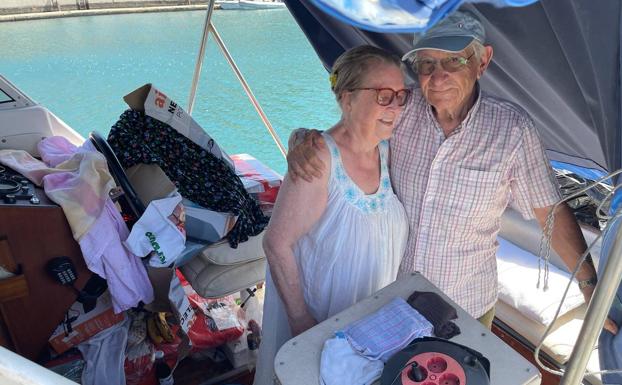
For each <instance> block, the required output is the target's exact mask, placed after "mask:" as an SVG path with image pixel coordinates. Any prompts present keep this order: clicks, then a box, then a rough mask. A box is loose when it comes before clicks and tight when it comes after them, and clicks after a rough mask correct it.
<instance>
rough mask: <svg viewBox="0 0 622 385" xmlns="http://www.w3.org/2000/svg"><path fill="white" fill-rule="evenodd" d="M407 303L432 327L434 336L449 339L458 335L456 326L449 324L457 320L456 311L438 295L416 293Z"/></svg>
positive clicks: (423, 292)
mask: <svg viewBox="0 0 622 385" xmlns="http://www.w3.org/2000/svg"><path fill="white" fill-rule="evenodd" d="M407 302H408V304H409V305H410V306H412V307H413V308H414V309H415V310H417V311H418V312H419V313H420V314H421V315H422V316H424V317H425V318H426V319H427V320H428V321H430V323H431V324H432V326H434V335H435V336H437V337H440V338H445V339H450V338H452V337H455V336H457V335H458V334H460V328H459V327H458V325H456V324H455V323H453V322H451V320H454V319H456V318H458V314H457V313H456V309H454V308H453V306H451V305H450V304H448V303H447V302H446V301H445V300H444V299H443V298H442V297H441V296H440V295H438V294H436V293H433V292H427V291H416V292H414V293H412V294H411V295H410V297H408V301H407Z"/></svg>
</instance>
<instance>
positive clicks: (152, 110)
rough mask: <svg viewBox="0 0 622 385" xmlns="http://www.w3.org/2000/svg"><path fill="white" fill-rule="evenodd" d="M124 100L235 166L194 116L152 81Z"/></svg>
mask: <svg viewBox="0 0 622 385" xmlns="http://www.w3.org/2000/svg"><path fill="white" fill-rule="evenodd" d="M123 100H125V102H126V103H127V105H128V106H130V108H131V109H133V110H136V111H142V112H144V113H145V115H148V116H151V117H152V118H154V119H157V120H159V121H161V122H163V123H166V124H168V125H169V126H171V127H173V128H174V129H175V130H177V132H179V133H180V134H182V135H184V136H185V137H186V138H188V139H190V140H191V141H193V142H194V143H196V144H198V145H199V146H200V147H201V148H204V149H206V150H207V151H209V152H211V153H212V154H213V155H214V156H216V157H217V158H219V159H223V160H224V161H226V162H227V163H228V164H230V165H231V167H232V168H233V161H231V158H230V157H229V156H228V155H227V154H226V153H225V152H224V150H222V149H221V148H220V147H219V146H218V144H217V143H216V141H215V140H214V139H212V137H211V136H209V135H208V134H207V133H206V132H205V131H204V130H203V128H201V126H199V124H198V123H197V122H196V121H195V120H194V119H193V118H192V116H190V115H188V113H187V112H186V111H184V109H183V108H181V106H180V105H179V104H177V103H175V102H174V101H173V100H172V99H170V98H169V97H168V96H166V94H164V93H163V92H161V91H160V90H158V89H157V88H155V87H154V86H153V85H151V83H148V84H145V85H144V86H142V87H140V88H137V89H136V90H134V91H132V92H130V93H129V94H127V95H125V96H124V97H123Z"/></svg>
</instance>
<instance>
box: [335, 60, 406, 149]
mask: <svg viewBox="0 0 622 385" xmlns="http://www.w3.org/2000/svg"><path fill="white" fill-rule="evenodd" d="M359 88H375V89H382V88H389V89H391V90H393V91H400V90H404V89H405V88H406V87H405V85H404V75H403V74H402V71H401V70H400V68H399V67H398V66H396V65H393V64H377V65H375V66H371V67H370V68H369V70H368V71H367V73H366V74H365V75H364V76H363V81H362V82H361V85H360V87H359ZM403 92H405V91H402V92H401V94H403ZM386 94H387V91H383V92H382V94H380V98H381V100H380V101H381V102H383V104H384V103H386V102H387V100H388V99H387V98H386ZM388 94H389V95H390V92H388ZM383 97H384V99H382V98H383ZM378 98H379V96H378V92H377V91H376V90H361V89H358V90H354V91H351V92H346V98H345V99H344V100H343V102H344V103H343V104H342V108H343V110H344V113H345V114H346V116H347V117H348V119H350V120H351V121H352V123H354V125H355V126H356V127H361V128H362V129H364V130H365V134H366V135H371V136H373V137H374V139H378V140H385V139H388V138H390V137H391V134H392V133H393V128H394V127H395V123H396V122H397V119H398V117H399V116H400V114H401V113H402V110H403V109H404V107H403V106H399V105H398V97H397V95H396V94H395V93H394V94H393V100H392V101H391V103H389V104H388V105H386V106H381V105H380V104H379V103H378Z"/></svg>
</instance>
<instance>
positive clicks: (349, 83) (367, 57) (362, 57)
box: [330, 45, 401, 101]
mask: <svg viewBox="0 0 622 385" xmlns="http://www.w3.org/2000/svg"><path fill="white" fill-rule="evenodd" d="M378 64H393V65H395V66H397V67H398V68H401V60H400V58H399V56H397V55H394V54H392V53H390V52H387V51H385V50H383V49H381V48H378V47H374V46H371V45H361V46H358V47H355V48H352V49H350V50H348V51H346V52H344V53H343V54H341V56H339V57H338V58H337V60H336V61H335V63H334V64H333V70H332V71H331V73H330V82H331V89H332V90H333V93H334V94H335V96H336V97H337V101H341V95H342V94H343V93H344V92H345V91H350V90H352V89H354V88H358V87H361V86H362V85H363V84H362V81H363V78H364V77H365V75H366V74H367V72H368V71H369V70H370V68H372V67H375V66H376V65H378Z"/></svg>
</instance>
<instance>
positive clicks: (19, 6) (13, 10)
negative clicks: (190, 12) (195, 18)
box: [0, 0, 206, 15]
mask: <svg viewBox="0 0 622 385" xmlns="http://www.w3.org/2000/svg"><path fill="white" fill-rule="evenodd" d="M205 4H206V1H203V0H2V1H0V15H14V14H23V13H37V12H59V11H61V12H62V11H75V10H95V9H111V8H140V7H159V6H179V5H205Z"/></svg>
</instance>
